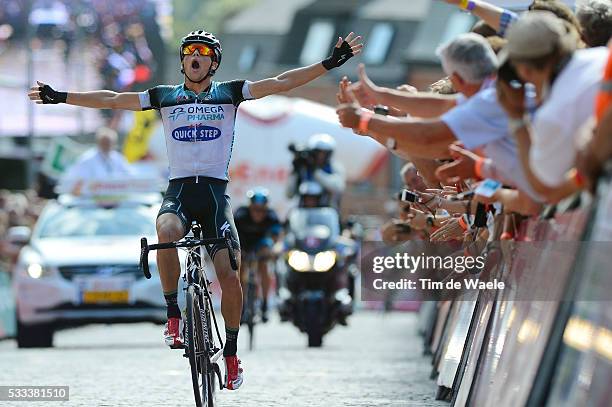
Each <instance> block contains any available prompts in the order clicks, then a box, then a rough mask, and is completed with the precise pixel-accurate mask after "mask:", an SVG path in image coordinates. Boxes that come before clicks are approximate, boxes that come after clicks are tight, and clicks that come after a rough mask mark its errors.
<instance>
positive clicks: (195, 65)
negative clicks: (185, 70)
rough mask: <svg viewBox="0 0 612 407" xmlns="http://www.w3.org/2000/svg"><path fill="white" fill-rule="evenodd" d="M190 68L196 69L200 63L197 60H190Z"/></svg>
mask: <svg viewBox="0 0 612 407" xmlns="http://www.w3.org/2000/svg"><path fill="white" fill-rule="evenodd" d="M191 69H193V70H195V71H197V70H198V69H200V63H199V62H198V61H193V62H191Z"/></svg>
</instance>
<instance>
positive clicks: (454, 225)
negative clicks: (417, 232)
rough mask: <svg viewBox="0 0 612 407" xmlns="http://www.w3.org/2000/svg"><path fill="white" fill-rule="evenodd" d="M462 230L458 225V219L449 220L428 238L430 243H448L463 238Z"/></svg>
mask: <svg viewBox="0 0 612 407" xmlns="http://www.w3.org/2000/svg"><path fill="white" fill-rule="evenodd" d="M464 232H465V231H464V230H463V228H462V227H461V225H460V224H459V218H450V219H448V220H446V221H444V223H443V224H442V226H441V227H440V228H439V229H438V230H436V231H435V232H433V233H432V234H431V236H430V240H431V241H432V242H448V241H450V240H459V239H462V238H463V234H464Z"/></svg>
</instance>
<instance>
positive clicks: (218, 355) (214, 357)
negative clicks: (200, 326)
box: [210, 349, 223, 363]
mask: <svg viewBox="0 0 612 407" xmlns="http://www.w3.org/2000/svg"><path fill="white" fill-rule="evenodd" d="M221 356H223V349H219V350H218V351H217V352H216V353H215V354H214V355H212V356H211V357H210V361H211V362H212V363H217V360H219V358H220V357H221Z"/></svg>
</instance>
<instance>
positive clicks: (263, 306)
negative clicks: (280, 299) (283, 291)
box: [261, 298, 268, 312]
mask: <svg viewBox="0 0 612 407" xmlns="http://www.w3.org/2000/svg"><path fill="white" fill-rule="evenodd" d="M266 311H268V299H267V298H263V299H262V300H261V312H266Z"/></svg>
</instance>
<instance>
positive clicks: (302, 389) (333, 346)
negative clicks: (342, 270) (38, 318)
mask: <svg viewBox="0 0 612 407" xmlns="http://www.w3.org/2000/svg"><path fill="white" fill-rule="evenodd" d="M350 322H351V324H350V326H349V327H347V328H344V327H339V328H336V329H334V330H333V331H332V332H331V333H330V334H329V335H328V336H327V337H326V338H325V341H324V346H323V348H321V349H308V348H307V347H306V338H305V336H303V335H300V334H299V332H298V331H297V329H295V328H293V327H292V326H290V325H288V324H280V323H279V322H276V321H274V322H271V323H269V324H268V325H266V326H263V327H261V329H259V330H258V332H257V335H258V336H257V338H256V349H255V350H254V351H252V352H249V351H248V350H245V348H246V339H247V334H246V330H244V332H241V334H240V343H239V355H240V356H241V358H242V360H243V364H244V367H245V370H246V377H245V383H244V385H243V387H242V388H241V389H240V390H239V391H237V392H229V391H222V392H220V393H219V395H218V397H217V403H218V405H220V406H249V407H250V406H291V407H298V406H299V407H301V406H326V407H336V406H411V407H412V406H447V405H448V404H446V403H442V402H437V401H435V400H434V399H433V395H434V393H435V384H434V382H432V381H430V380H429V379H428V376H429V372H430V369H431V367H430V365H429V361H428V359H426V358H424V357H422V356H421V346H420V339H419V338H418V337H417V335H416V325H417V324H416V315H414V314H400V313H395V314H387V315H382V314H378V313H372V312H362V313H359V314H357V315H355V316H354V317H353V318H352V319H351V321H350ZM160 340H161V327H160V326H155V325H152V324H134V325H112V326H111V325H94V326H89V327H85V328H79V329H73V330H67V331H62V332H59V333H57V334H56V337H55V344H56V348H54V349H48V350H17V349H16V345H15V343H14V341H4V342H0V365H1V367H2V368H1V369H0V385H68V386H70V401H69V402H64V403H59V402H53V403H50V404H45V403H42V404H45V405H49V406H57V405H65V406H71V407H72V406H130V407H135V406H142V407H148V406H191V405H193V402H192V397H193V395H192V388H191V382H190V380H191V379H190V376H189V373H188V361H187V359H184V358H183V357H181V353H180V351H170V350H168V349H166V348H165V347H164V346H163V345H162V344H161V341H160ZM27 404H28V403H11V404H8V403H5V402H0V405H3V406H6V405H15V406H18V407H24V406H26V405H27ZM30 404H32V403H30ZM42 404H41V403H36V405H42Z"/></svg>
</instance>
